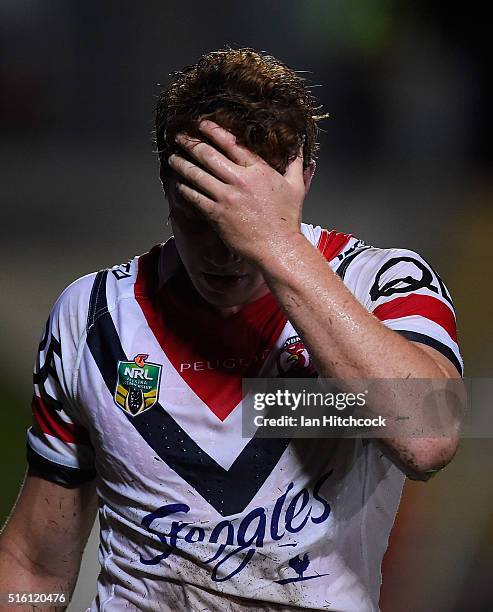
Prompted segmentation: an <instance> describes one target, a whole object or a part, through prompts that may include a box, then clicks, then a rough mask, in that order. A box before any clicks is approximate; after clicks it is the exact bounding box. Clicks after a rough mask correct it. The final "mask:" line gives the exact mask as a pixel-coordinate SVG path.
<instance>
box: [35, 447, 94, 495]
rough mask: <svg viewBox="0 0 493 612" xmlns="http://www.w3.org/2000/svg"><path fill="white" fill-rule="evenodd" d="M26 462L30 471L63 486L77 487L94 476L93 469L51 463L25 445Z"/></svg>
mask: <svg viewBox="0 0 493 612" xmlns="http://www.w3.org/2000/svg"><path fill="white" fill-rule="evenodd" d="M27 462H28V464H29V468H30V470H31V473H33V474H35V475H36V476H40V477H41V478H44V479H45V480H49V481H50V482H54V483H56V484H60V485H62V486H65V487H78V486H80V485H82V484H84V483H86V482H89V481H90V480H94V478H95V477H96V470H95V469H80V468H70V467H66V466H64V465H59V464H57V463H53V462H52V461H49V460H48V459H45V457H42V456H41V455H40V454H39V453H37V452H36V451H35V450H34V449H33V448H31V446H30V445H29V444H28V445H27Z"/></svg>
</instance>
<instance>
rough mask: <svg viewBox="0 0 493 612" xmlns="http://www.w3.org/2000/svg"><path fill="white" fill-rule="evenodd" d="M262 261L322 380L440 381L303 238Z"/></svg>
mask: <svg viewBox="0 0 493 612" xmlns="http://www.w3.org/2000/svg"><path fill="white" fill-rule="evenodd" d="M261 261H262V264H261V269H262V273H263V275H264V278H265V280H266V282H267V284H268V285H269V288H270V289H271V291H272V292H273V293H274V294H275V296H276V298H277V299H278V301H279V303H280V304H281V306H282V307H283V309H284V310H285V312H286V314H287V316H288V318H289V320H290V321H291V322H292V324H293V326H294V327H295V328H296V330H297V331H298V332H299V333H300V334H301V336H302V337H303V339H304V341H305V344H306V346H307V347H308V349H309V351H310V354H311V355H312V358H313V359H314V361H315V362H316V364H317V366H318V371H319V375H320V376H321V377H333V378H341V379H347V378H360V379H362V378H403V379H405V378H440V377H442V376H443V373H442V371H441V370H440V368H439V367H438V366H437V365H436V364H435V362H434V361H433V360H432V359H431V358H429V357H428V356H427V355H425V354H423V352H422V351H421V350H420V349H419V348H417V347H416V346H414V345H413V344H412V343H410V342H409V341H407V340H406V339H405V338H402V337H401V336H399V335H398V334H396V333H395V332H394V331H392V330H390V329H388V328H387V327H385V326H384V325H383V324H382V323H381V322H380V321H379V320H378V319H377V318H376V317H374V316H373V315H372V314H371V313H369V312H368V311H367V310H366V309H365V308H364V307H363V306H362V305H361V304H360V303H359V302H358V300H357V299H356V298H355V297H354V296H353V295H352V293H351V292H350V291H349V290H348V289H347V287H346V286H345V285H344V283H343V282H342V281H341V280H340V278H339V277H338V276H337V274H335V273H334V272H333V271H332V270H331V269H330V268H329V266H328V265H327V262H326V260H325V259H324V257H323V255H322V254H321V253H320V252H319V251H318V250H317V249H315V248H314V247H313V246H312V245H311V244H310V243H309V242H308V241H307V240H306V239H305V238H304V236H302V235H301V234H300V235H297V236H296V237H294V238H293V240H291V241H290V242H289V243H286V244H285V245H284V246H281V245H280V246H279V249H278V252H275V251H274V252H270V253H269V255H266V256H264V257H263V258H262V260H261ZM329 347H330V348H329Z"/></svg>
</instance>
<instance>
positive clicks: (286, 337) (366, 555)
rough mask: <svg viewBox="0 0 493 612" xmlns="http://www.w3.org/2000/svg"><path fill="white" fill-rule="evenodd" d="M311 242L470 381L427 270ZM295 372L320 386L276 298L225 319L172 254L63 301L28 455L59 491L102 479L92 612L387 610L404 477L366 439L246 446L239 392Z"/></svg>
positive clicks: (414, 259) (73, 289)
mask: <svg viewBox="0 0 493 612" xmlns="http://www.w3.org/2000/svg"><path fill="white" fill-rule="evenodd" d="M302 231H303V233H304V235H305V237H306V238H307V239H308V240H309V241H310V242H311V243H312V244H313V245H314V246H316V247H317V248H318V249H319V250H320V251H321V252H322V253H323V254H324V256H325V257H326V259H327V261H328V265H329V266H330V267H331V268H332V269H333V270H334V271H336V272H337V274H339V276H340V277H341V278H342V279H343V281H344V283H345V284H346V285H347V287H348V288H349V289H350V291H351V292H352V293H353V294H354V295H355V296H356V298H357V299H358V300H359V301H360V302H361V303H362V304H363V305H364V306H365V307H366V308H367V309H368V310H369V311H371V312H373V314H374V315H375V316H377V317H378V318H380V320H381V321H382V322H383V323H384V324H385V325H387V326H388V327H390V328H392V329H394V330H396V331H397V332H398V333H400V334H402V335H404V336H405V337H407V338H409V339H410V340H413V341H417V342H422V343H425V344H428V345H430V346H432V347H434V348H436V349H437V350H439V351H441V352H442V353H443V354H444V355H446V356H447V357H448V358H449V359H450V360H451V361H452V362H453V363H454V364H455V365H456V367H457V368H458V369H459V370H460V371H462V361H461V357H460V354H459V350H458V346H457V337H456V326H455V315H454V311H453V307H452V304H451V300H450V296H449V294H448V292H447V290H446V289H445V287H444V285H443V283H442V281H441V280H440V279H439V277H438V276H437V275H436V274H435V272H434V271H433V270H432V269H431V268H430V266H429V265H428V264H427V263H426V262H425V261H424V260H423V259H422V258H421V257H420V256H419V255H417V254H416V253H413V252H410V251H406V250H402V249H377V248H373V247H369V246H366V245H365V244H364V243H363V242H362V241H360V240H357V239H356V238H354V237H351V236H349V235H346V234H341V233H337V232H335V231H330V232H329V231H327V230H324V229H321V228H320V227H318V226H317V227H314V226H312V225H306V224H303V225H302ZM328 350H330V349H328ZM293 354H294V355H296V356H297V358H296V359H287V357H289V356H290V355H293ZM290 368H291V369H290ZM292 368H294V370H293V369H292ZM291 375H295V376H296V377H298V378H302V377H304V376H310V377H311V376H316V372H315V371H314V366H313V364H312V362H311V360H310V356H309V354H308V353H307V351H306V349H305V347H304V346H303V344H302V342H301V340H300V338H299V336H298V334H297V332H296V330H295V329H294V328H293V326H292V325H291V323H290V322H289V321H288V320H286V316H285V315H284V314H283V311H282V310H281V309H280V307H279V305H278V303H277V301H276V300H275V298H274V297H273V295H272V294H271V293H268V294H267V295H265V296H263V297H261V298H259V299H257V300H256V301H254V302H251V303H249V304H247V305H246V306H245V307H243V308H242V310H240V311H239V312H238V313H237V314H235V315H233V316H232V317H230V318H227V319H223V318H221V317H219V316H218V315H217V314H216V313H215V312H214V310H213V309H211V308H210V307H208V305H207V304H206V303H205V302H204V301H203V300H202V298H200V297H199V296H198V294H197V293H196V292H195V290H194V289H193V287H192V285H191V283H190V281H189V279H188V277H187V276H186V274H184V270H183V267H182V265H181V262H180V260H179V257H178V255H177V252H176V248H175V244H174V240H173V239H170V240H169V241H168V242H166V243H164V244H162V245H158V246H156V247H154V248H153V249H152V250H151V251H150V252H149V253H146V254H145V255H142V256H140V257H136V258H135V259H133V260H132V261H130V262H129V263H127V264H124V265H121V266H116V267H114V268H111V269H109V270H103V271H101V272H99V273H97V274H90V275H88V276H85V277H83V278H81V279H79V280H77V281H76V282H74V283H73V284H72V285H70V286H69V287H68V288H67V289H66V290H65V291H64V292H63V294H62V295H61V297H60V298H59V299H58V301H57V303H56V304H55V306H54V308H53V310H52V313H51V315H50V318H49V321H48V324H47V327H46V330H45V332H44V335H43V338H42V341H41V344H40V347H39V354H38V359H37V363H36V369H35V376H34V382H35V394H34V400H33V413H34V420H33V426H32V428H31V429H30V430H29V432H28V456H29V461H30V464H31V466H32V468H33V469H35V470H36V471H37V472H38V473H40V474H42V475H44V477H46V478H48V479H51V480H53V481H56V482H60V483H66V484H72V485H73V484H78V483H82V482H85V481H88V480H90V479H92V478H96V479H97V489H98V494H99V499H100V510H99V518H100V524H101V544H100V549H99V559H100V563H101V573H100V576H99V579H98V584H97V595H96V597H95V599H94V601H93V604H92V606H91V611H96V610H108V611H113V610H116V611H118V610H139V611H145V612H147V611H149V612H150V611H157V610H165V611H166V610H194V611H195V610H196V611H199V610H207V611H211V610H212V611H218V612H219V611H220V612H225V611H228V610H229V611H241V610H249V611H254V610H299V609H305V610H332V611H338V612H369V611H377V610H378V600H379V591H380V583H381V573H380V567H381V562H382V557H383V555H384V552H385V550H386V547H387V543H388V537H389V533H390V530H391V527H392V524H393V522H394V518H395V514H396V511H397V507H398V504H399V500H400V496H401V491H402V485H403V481H404V476H403V474H402V473H401V472H400V471H399V470H398V469H397V467H395V466H394V465H393V464H392V463H391V462H390V461H389V460H388V459H387V458H386V457H385V456H383V455H382V453H381V452H379V450H378V449H377V447H376V446H375V445H374V444H373V443H371V442H365V441H364V440H361V439H339V440H327V439H310V440H308V439H307V440H302V439H297V440H292V441H290V440H286V439H265V438H260V437H256V436H254V437H252V438H251V439H245V438H242V431H241V403H242V385H241V381H242V378H243V377H250V378H251V377H256V376H261V377H269V378H274V377H277V376H291Z"/></svg>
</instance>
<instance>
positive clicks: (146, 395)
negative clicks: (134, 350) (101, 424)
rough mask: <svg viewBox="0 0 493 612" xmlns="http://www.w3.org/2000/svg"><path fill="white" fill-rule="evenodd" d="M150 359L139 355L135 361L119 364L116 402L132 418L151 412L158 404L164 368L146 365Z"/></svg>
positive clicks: (151, 364) (156, 365)
mask: <svg viewBox="0 0 493 612" xmlns="http://www.w3.org/2000/svg"><path fill="white" fill-rule="evenodd" d="M148 357H149V355H143V354H141V353H139V354H138V355H136V356H135V358H134V360H133V361H119V362H118V377H117V381H116V389H115V395H114V400H115V403H116V405H117V406H119V407H120V408H121V409H122V410H124V411H125V412H126V413H127V414H129V415H130V416H136V415H137V414H141V413H142V412H145V411H146V410H149V408H152V407H153V406H154V404H155V403H156V402H157V397H158V393H159V383H160V381H161V368H162V366H160V365H159V364H157V363H146V359H147V358H148Z"/></svg>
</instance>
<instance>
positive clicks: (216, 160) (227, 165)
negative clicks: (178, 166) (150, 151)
mask: <svg viewBox="0 0 493 612" xmlns="http://www.w3.org/2000/svg"><path fill="white" fill-rule="evenodd" d="M176 142H177V143H178V144H179V145H180V146H181V147H182V148H183V149H185V151H187V153H188V154H189V155H191V156H192V157H193V158H194V159H196V160H197V161H198V162H199V163H200V164H201V165H202V166H204V168H207V169H208V170H210V171H211V172H212V173H213V174H214V176H216V177H217V178H218V179H220V180H221V181H223V182H224V183H233V182H234V179H235V168H236V165H235V164H234V163H233V162H232V161H231V160H230V159H229V158H228V157H226V156H225V155H223V154H222V153H221V152H220V151H218V150H217V149H216V148H214V147H213V146H211V145H209V144H207V143H206V142H203V141H201V140H197V139H195V138H191V137H190V136H188V135H186V134H178V135H177V137H176Z"/></svg>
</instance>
